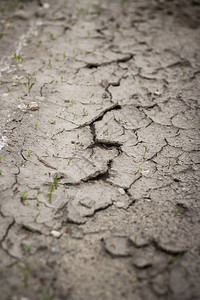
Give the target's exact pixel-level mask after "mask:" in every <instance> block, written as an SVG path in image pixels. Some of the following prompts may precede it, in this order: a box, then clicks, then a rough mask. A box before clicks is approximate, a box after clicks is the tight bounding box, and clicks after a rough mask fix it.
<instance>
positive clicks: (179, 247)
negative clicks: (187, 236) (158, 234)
mask: <svg viewBox="0 0 200 300" xmlns="http://www.w3.org/2000/svg"><path fill="white" fill-rule="evenodd" d="M154 242H155V243H156V244H157V246H158V247H159V248H160V249H162V250H163V251H165V252H167V253H171V254H177V253H184V252H186V250H187V247H186V245H185V244H184V243H183V242H180V241H178V240H176V241H174V240H171V239H169V238H167V237H162V238H159V239H155V240H154Z"/></svg>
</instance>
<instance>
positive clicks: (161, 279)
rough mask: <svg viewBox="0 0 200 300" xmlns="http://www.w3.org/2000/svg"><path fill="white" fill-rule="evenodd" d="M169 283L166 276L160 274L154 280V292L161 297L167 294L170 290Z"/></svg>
mask: <svg viewBox="0 0 200 300" xmlns="http://www.w3.org/2000/svg"><path fill="white" fill-rule="evenodd" d="M167 281H168V280H167V275H166V274H158V276H156V277H155V279H154V280H153V290H154V291H155V292H156V293H157V294H159V295H164V294H166V293H167V290H168V285H167Z"/></svg>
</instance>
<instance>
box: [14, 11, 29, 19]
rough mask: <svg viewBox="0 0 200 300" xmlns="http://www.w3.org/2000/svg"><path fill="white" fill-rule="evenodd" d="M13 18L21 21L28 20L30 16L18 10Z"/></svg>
mask: <svg viewBox="0 0 200 300" xmlns="http://www.w3.org/2000/svg"><path fill="white" fill-rule="evenodd" d="M14 17H15V18H17V19H21V20H28V18H29V17H30V16H29V14H28V13H27V12H25V11H24V10H18V11H16V12H15V13H14Z"/></svg>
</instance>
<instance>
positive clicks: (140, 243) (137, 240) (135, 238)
mask: <svg viewBox="0 0 200 300" xmlns="http://www.w3.org/2000/svg"><path fill="white" fill-rule="evenodd" d="M129 240H130V241H131V242H132V243H133V245H134V246H135V247H137V248H140V247H145V246H147V245H148V244H149V241H148V240H147V239H145V238H144V237H142V236H141V235H137V234H133V235H131V236H130V237H129Z"/></svg>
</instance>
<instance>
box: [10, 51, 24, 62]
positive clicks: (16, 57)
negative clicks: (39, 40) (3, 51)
mask: <svg viewBox="0 0 200 300" xmlns="http://www.w3.org/2000/svg"><path fill="white" fill-rule="evenodd" d="M11 59H12V60H15V59H16V60H18V62H20V63H22V62H23V61H24V60H23V58H22V57H21V56H20V55H17V54H16V53H14V55H13V56H11Z"/></svg>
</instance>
